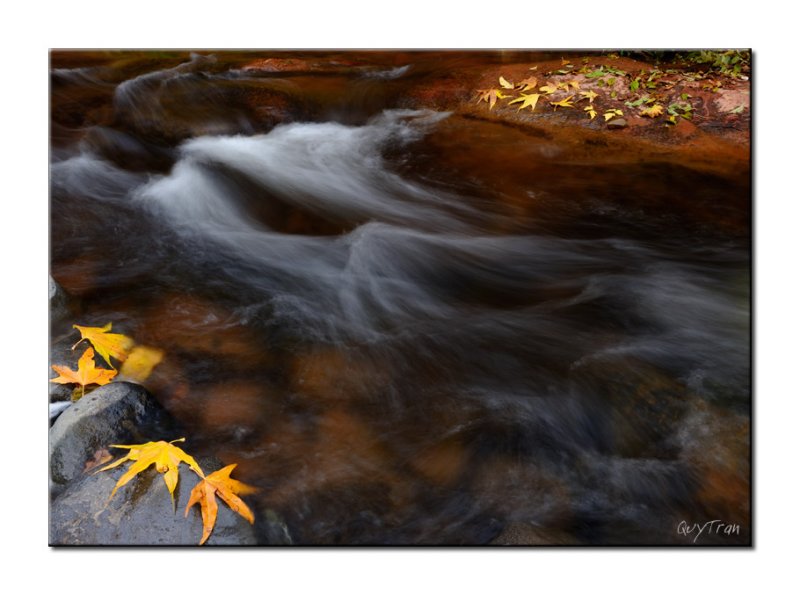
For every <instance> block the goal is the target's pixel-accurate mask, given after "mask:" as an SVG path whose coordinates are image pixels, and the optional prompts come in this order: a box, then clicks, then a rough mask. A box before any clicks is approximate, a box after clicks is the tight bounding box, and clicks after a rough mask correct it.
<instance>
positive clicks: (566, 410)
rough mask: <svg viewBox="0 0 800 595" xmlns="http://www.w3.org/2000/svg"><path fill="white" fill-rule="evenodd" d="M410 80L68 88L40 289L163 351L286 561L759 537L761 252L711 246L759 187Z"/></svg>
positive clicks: (164, 376)
mask: <svg viewBox="0 0 800 595" xmlns="http://www.w3.org/2000/svg"><path fill="white" fill-rule="evenodd" d="M223 58H224V56H223ZM402 59H403V60H404V61H402V62H401V63H399V64H394V63H387V64H385V65H384V66H383V67H380V65H376V64H367V65H365V66H363V67H361V66H358V67H354V68H353V70H352V72H344V73H343V72H339V71H336V70H335V68H334V66H336V65H335V64H334V65H333V66H331V67H330V68H331V69H332V72H325V71H324V64H323V66H319V68H320V70H322V72H319V73H314V72H305V73H303V74H302V76H296V75H291V76H290V75H288V74H287V75H286V76H281V75H280V74H279V73H278V74H273V75H272V76H266V75H265V74H264V71H258V72H254V71H250V70H248V69H246V68H242V64H241V63H238V62H235V63H228V62H227V61H226V60H225V59H214V58H210V57H204V56H194V57H191V58H190V59H184V60H182V61H181V60H178V61H176V60H174V59H172V58H165V59H164V61H163V63H162V64H153V63H151V62H152V61H151V62H147V61H146V60H144V58H142V59H141V60H140V61H138V62H137V60H133V59H132V60H129V61H126V60H119V61H118V62H116V63H109V64H106V63H101V64H98V65H95V66H89V67H80V68H57V69H54V72H53V85H54V86H53V102H54V125H53V144H54V150H53V164H52V168H51V180H52V210H51V213H52V274H53V276H54V277H55V278H56V280H58V281H59V282H60V283H61V284H62V285H64V287H65V288H66V289H67V290H68V291H69V292H71V293H72V294H74V295H77V296H80V297H81V298H82V307H83V311H82V313H83V315H84V316H83V318H82V321H83V323H84V324H91V323H94V322H100V321H103V322H105V321H107V320H113V321H114V325H115V326H114V328H115V329H117V328H119V329H124V331H125V332H126V333H127V334H130V335H133V336H135V337H136V338H137V339H138V340H139V341H141V342H143V343H146V344H150V345H157V346H159V347H160V348H162V349H164V350H165V351H166V358H165V361H164V363H163V364H162V365H161V366H160V367H159V368H158V373H157V374H156V375H155V377H154V378H153V380H152V385H151V386H150V387H149V388H150V389H151V390H152V391H153V393H154V394H155V395H156V396H157V398H158V399H159V400H160V401H161V402H162V403H163V404H164V405H165V406H166V407H167V408H168V409H169V410H170V411H171V412H172V413H173V414H174V415H175V416H176V417H177V418H178V419H179V420H180V422H181V423H182V424H184V425H185V426H186V429H187V432H188V434H189V435H190V436H191V440H192V441H193V444H196V445H197V446H196V447H193V449H194V450H202V449H206V450H208V451H213V452H215V453H216V454H218V455H219V456H220V458H222V460H223V461H225V462H226V463H228V462H238V463H239V469H238V471H237V472H240V473H241V478H242V479H243V480H245V481H247V482H248V483H252V484H256V485H259V486H260V487H262V488H263V489H262V490H261V499H262V505H263V506H264V507H270V508H273V509H275V510H277V511H279V512H280V513H281V514H282V515H283V516H284V517H285V518H286V519H287V521H288V523H289V526H290V529H291V530H292V531H293V533H294V535H295V537H296V540H297V541H298V542H302V543H351V544H355V543H437V544H443V543H446V544H457V543H488V542H489V541H491V540H492V539H495V538H496V537H497V536H498V535H500V534H502V535H504V536H506V540H508V541H512V542H514V540H515V539H516V540H518V541H517V542H520V541H521V542H528V543H530V542H533V543H671V542H680V540H679V539H678V536H677V534H676V533H675V527H676V526H677V525H678V523H679V522H680V520H683V519H686V520H701V521H702V520H704V519H713V518H720V519H723V520H724V521H725V522H727V523H741V524H743V525H744V526H745V527H746V528H747V527H749V515H750V512H749V417H748V411H749V406H750V367H749V366H750V348H749V325H750V318H749V316H750V301H749V300H750V297H749V286H750V256H749V238H748V236H747V229H748V225H749V224H746V225H744V226H741V225H740V226H739V227H738V229H737V228H736V227H735V226H734V227H731V226H728V227H726V226H724V225H721V224H720V225H719V226H715V225H714V220H713V217H715V216H716V215H717V214H718V213H721V212H723V211H720V210H719V209H722V208H723V207H722V206H720V205H723V204H724V205H726V206H725V207H724V209H725V211H724V212H725V213H727V215H726V216H728V215H730V213H729V211H731V210H734V211H735V209H736V207H735V206H734V207H731V206H730V205H731V203H734V204H740V205H744V206H741V207H739V208H740V210H741V209H743V212H742V213H733V215H730V217H729V219H730V220H732V221H741V220H744V221H747V217H748V213H747V204H746V203H747V197H748V192H749V188H748V187H747V185H746V177H744V178H743V179H736V180H731V179H725V178H720V177H715V176H711V175H708V174H699V173H697V172H694V171H693V170H691V169H689V168H688V167H687V168H685V169H681V168H680V167H679V166H676V165H674V164H667V163H663V164H660V163H637V162H636V161H630V162H628V163H622V164H617V165H615V166H613V167H612V166H608V165H602V164H596V165H595V164H592V163H586V162H585V161H582V162H580V163H578V162H572V161H570V159H569V154H568V152H565V151H566V150H567V149H566V148H565V147H562V146H559V145H558V144H557V143H555V142H553V141H549V140H547V139H546V138H538V139H537V138H532V137H530V136H526V135H522V134H517V133H515V132H513V131H512V132H509V131H507V130H505V129H503V128H502V127H498V126H496V125H493V124H487V123H485V122H479V121H474V120H469V119H466V118H463V117H460V116H456V115H453V114H450V113H448V112H435V111H428V110H416V111H414V110H407V109H398V106H397V105H395V103H393V102H394V101H395V98H396V97H397V96H398V94H399V93H400V92H401V91H402V89H403V85H404V84H408V82H407V81H408V80H409V79H412V80H417V81H418V80H419V78H420V77H423V78H424V77H426V76H431V77H433V76H436V69H435V68H434V67H433V66H431V63H429V62H425V60H424V56H421V57H417V60H419V61H421V63H415V62H414V59H415V58H414V56H410V57H408V56H403V57H402ZM471 59H472V60H474V61H475V62H476V64H477V63H480V61H481V60H485V59H486V58H485V57H482V55H480V54H476V55H474V56H473V57H472V58H471ZM318 61H321V62H324V60H322V59H321V58H320V59H319V60H318ZM156 62H157V61H156ZM298 62H300V63H302V61H301V60H298ZM331 63H332V62H331ZM336 67H338V66H336ZM140 70H143V71H142V72H140ZM415 77H416V78H415ZM277 92H280V93H282V94H284V95H282V97H283V100H286V98H287V97H288V98H290V99H291V102H292V105H294V106H299V107H294V108H292V109H295V110H296V111H295V112H294V116H293V117H292V118H290V119H291V120H293V122H292V123H288V124H284V125H280V126H278V127H276V128H274V129H272V128H271V127H269V126H267V125H266V124H265V120H264V119H263V118H262V119H260V118H261V116H263V114H264V113H266V112H265V111H264V110H261V111H258V110H254V109H252V105H251V104H252V102H253V101H254V100H253V98H252V97H253V93H255V94H256V96H257V97H260V98H261V100H262V101H263V102H264V104H265V106H262V107H264V109H267V110H268V108H269V106H270V105H272V106H274V105H279V104H278V103H269V101H267V99H265V98H270V97H273V95H272V94H274V93H277ZM259 93H260V95H259ZM89 97H91V98H94V99H93V101H94V102H95V104H96V105H98V106H99V107H97V109H96V110H95V111H91V110H88V108H86V109H87V114H89V115H88V116H86V117H82V118H80V119H78V118H74V117H73V118H72V119H70V118H68V117H67V116H66V115H65V114H67V113H72V112H71V111H70V110H73V111H74V109H75V108H74V106H73V104H74V102H75V101H77V99H76V98H89ZM376 97H377V98H378V99H376ZM281 105H282V104H281ZM70 106H73V107H70ZM348 109H350V110H351V113H349V115H343V114H345V112H347V111H348ZM259 114H260V115H259ZM91 118H96V119H97V120H98V121H96V122H92V121H91ZM743 180H744V181H745V183H743ZM734 199H735V200H734ZM708 213H711V216H710V217H709V216H708ZM704 216H705V219H703V217H704ZM737 217H738V219H737ZM515 536H516V537H515ZM526 536H527V537H526ZM748 539H749V529H746V530H745V532H744V533H743V534H742V536H741V540H742V541H747V540H748ZM726 543H730V539H728V541H726Z"/></svg>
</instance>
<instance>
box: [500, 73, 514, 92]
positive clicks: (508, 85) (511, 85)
mask: <svg viewBox="0 0 800 595" xmlns="http://www.w3.org/2000/svg"><path fill="white" fill-rule="evenodd" d="M498 80H499V81H500V86H501V87H503V89H513V88H514V83H509V82H508V81H507V80H506V79H504V78H503V77H502V76H501V77H500V78H499V79H498Z"/></svg>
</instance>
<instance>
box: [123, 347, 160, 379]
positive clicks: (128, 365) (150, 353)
mask: <svg viewBox="0 0 800 595" xmlns="http://www.w3.org/2000/svg"><path fill="white" fill-rule="evenodd" d="M162 359H164V352H163V351H161V350H160V349H157V348H155V347H148V346H146V345H137V346H136V347H134V348H133V349H132V350H131V352H130V353H129V354H128V357H127V359H126V360H125V361H124V362H123V364H122V367H121V368H120V370H119V374H120V377H123V376H124V377H125V378H126V379H128V380H133V381H134V382H144V381H145V380H147V378H148V377H149V376H150V374H151V373H152V372H153V368H155V367H156V366H157V365H158V364H160V363H161V360H162Z"/></svg>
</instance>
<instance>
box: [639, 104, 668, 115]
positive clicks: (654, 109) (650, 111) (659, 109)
mask: <svg viewBox="0 0 800 595" xmlns="http://www.w3.org/2000/svg"><path fill="white" fill-rule="evenodd" d="M663 113H664V106H662V105H659V104H657V103H656V104H654V105H651V106H650V107H643V108H642V109H641V111H640V112H639V115H640V116H647V117H648V118H655V117H657V116H660V115H661V114H663Z"/></svg>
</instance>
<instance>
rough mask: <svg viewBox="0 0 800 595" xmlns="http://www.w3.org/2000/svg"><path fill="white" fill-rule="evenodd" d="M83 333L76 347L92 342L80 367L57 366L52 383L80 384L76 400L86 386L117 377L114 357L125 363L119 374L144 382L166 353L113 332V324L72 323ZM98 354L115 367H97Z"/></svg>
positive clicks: (103, 382) (54, 367) (80, 360)
mask: <svg viewBox="0 0 800 595" xmlns="http://www.w3.org/2000/svg"><path fill="white" fill-rule="evenodd" d="M72 327H73V328H75V329H77V330H78V332H79V333H80V334H81V338H80V340H79V341H78V342H77V343H75V345H73V346H72V349H73V350H74V349H75V348H76V347H77V346H78V345H80V344H81V342H83V341H88V342H89V343H91V345H92V347H88V348H87V349H86V351H84V352H83V355H81V357H80V359H79V360H78V369H77V370H72V369H70V368H68V367H67V366H59V365H53V366H51V367H52V368H53V370H55V371H56V372H57V373H58V376H57V377H56V378H53V379H52V380H51V381H50V382H55V383H57V384H77V385H78V386H80V388H81V391H80V394H75V395H73V399H80V398H81V397H82V396H83V395H84V393H85V391H86V387H87V386H89V385H92V384H97V385H98V386H102V385H104V384H108V383H109V382H111V380H112V379H113V378H115V377H117V375H118V373H117V370H116V369H115V368H114V365H113V364H112V363H111V358H114V359H115V360H117V361H119V362H122V367H121V368H120V370H119V377H124V378H127V379H129V380H133V381H136V382H144V381H145V380H146V379H147V377H148V376H150V374H151V372H152V371H153V368H154V367H155V366H157V365H158V364H159V362H161V360H162V358H163V357H164V353H163V352H162V351H161V350H160V349H156V348H155V347H147V346H145V345H136V344H135V342H134V340H133V339H131V338H130V337H128V336H126V335H122V334H119V333H111V332H109V331H110V330H111V323H110V322H109V323H108V324H106V325H105V326H102V327H96V326H80V325H77V324H74V325H72ZM95 350H97V354H98V355H99V356H100V357H101V358H103V360H105V362H106V363H107V364H108V365H109V366H111V369H110V370H109V369H106V368H97V367H96V366H95V361H94V354H95Z"/></svg>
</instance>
